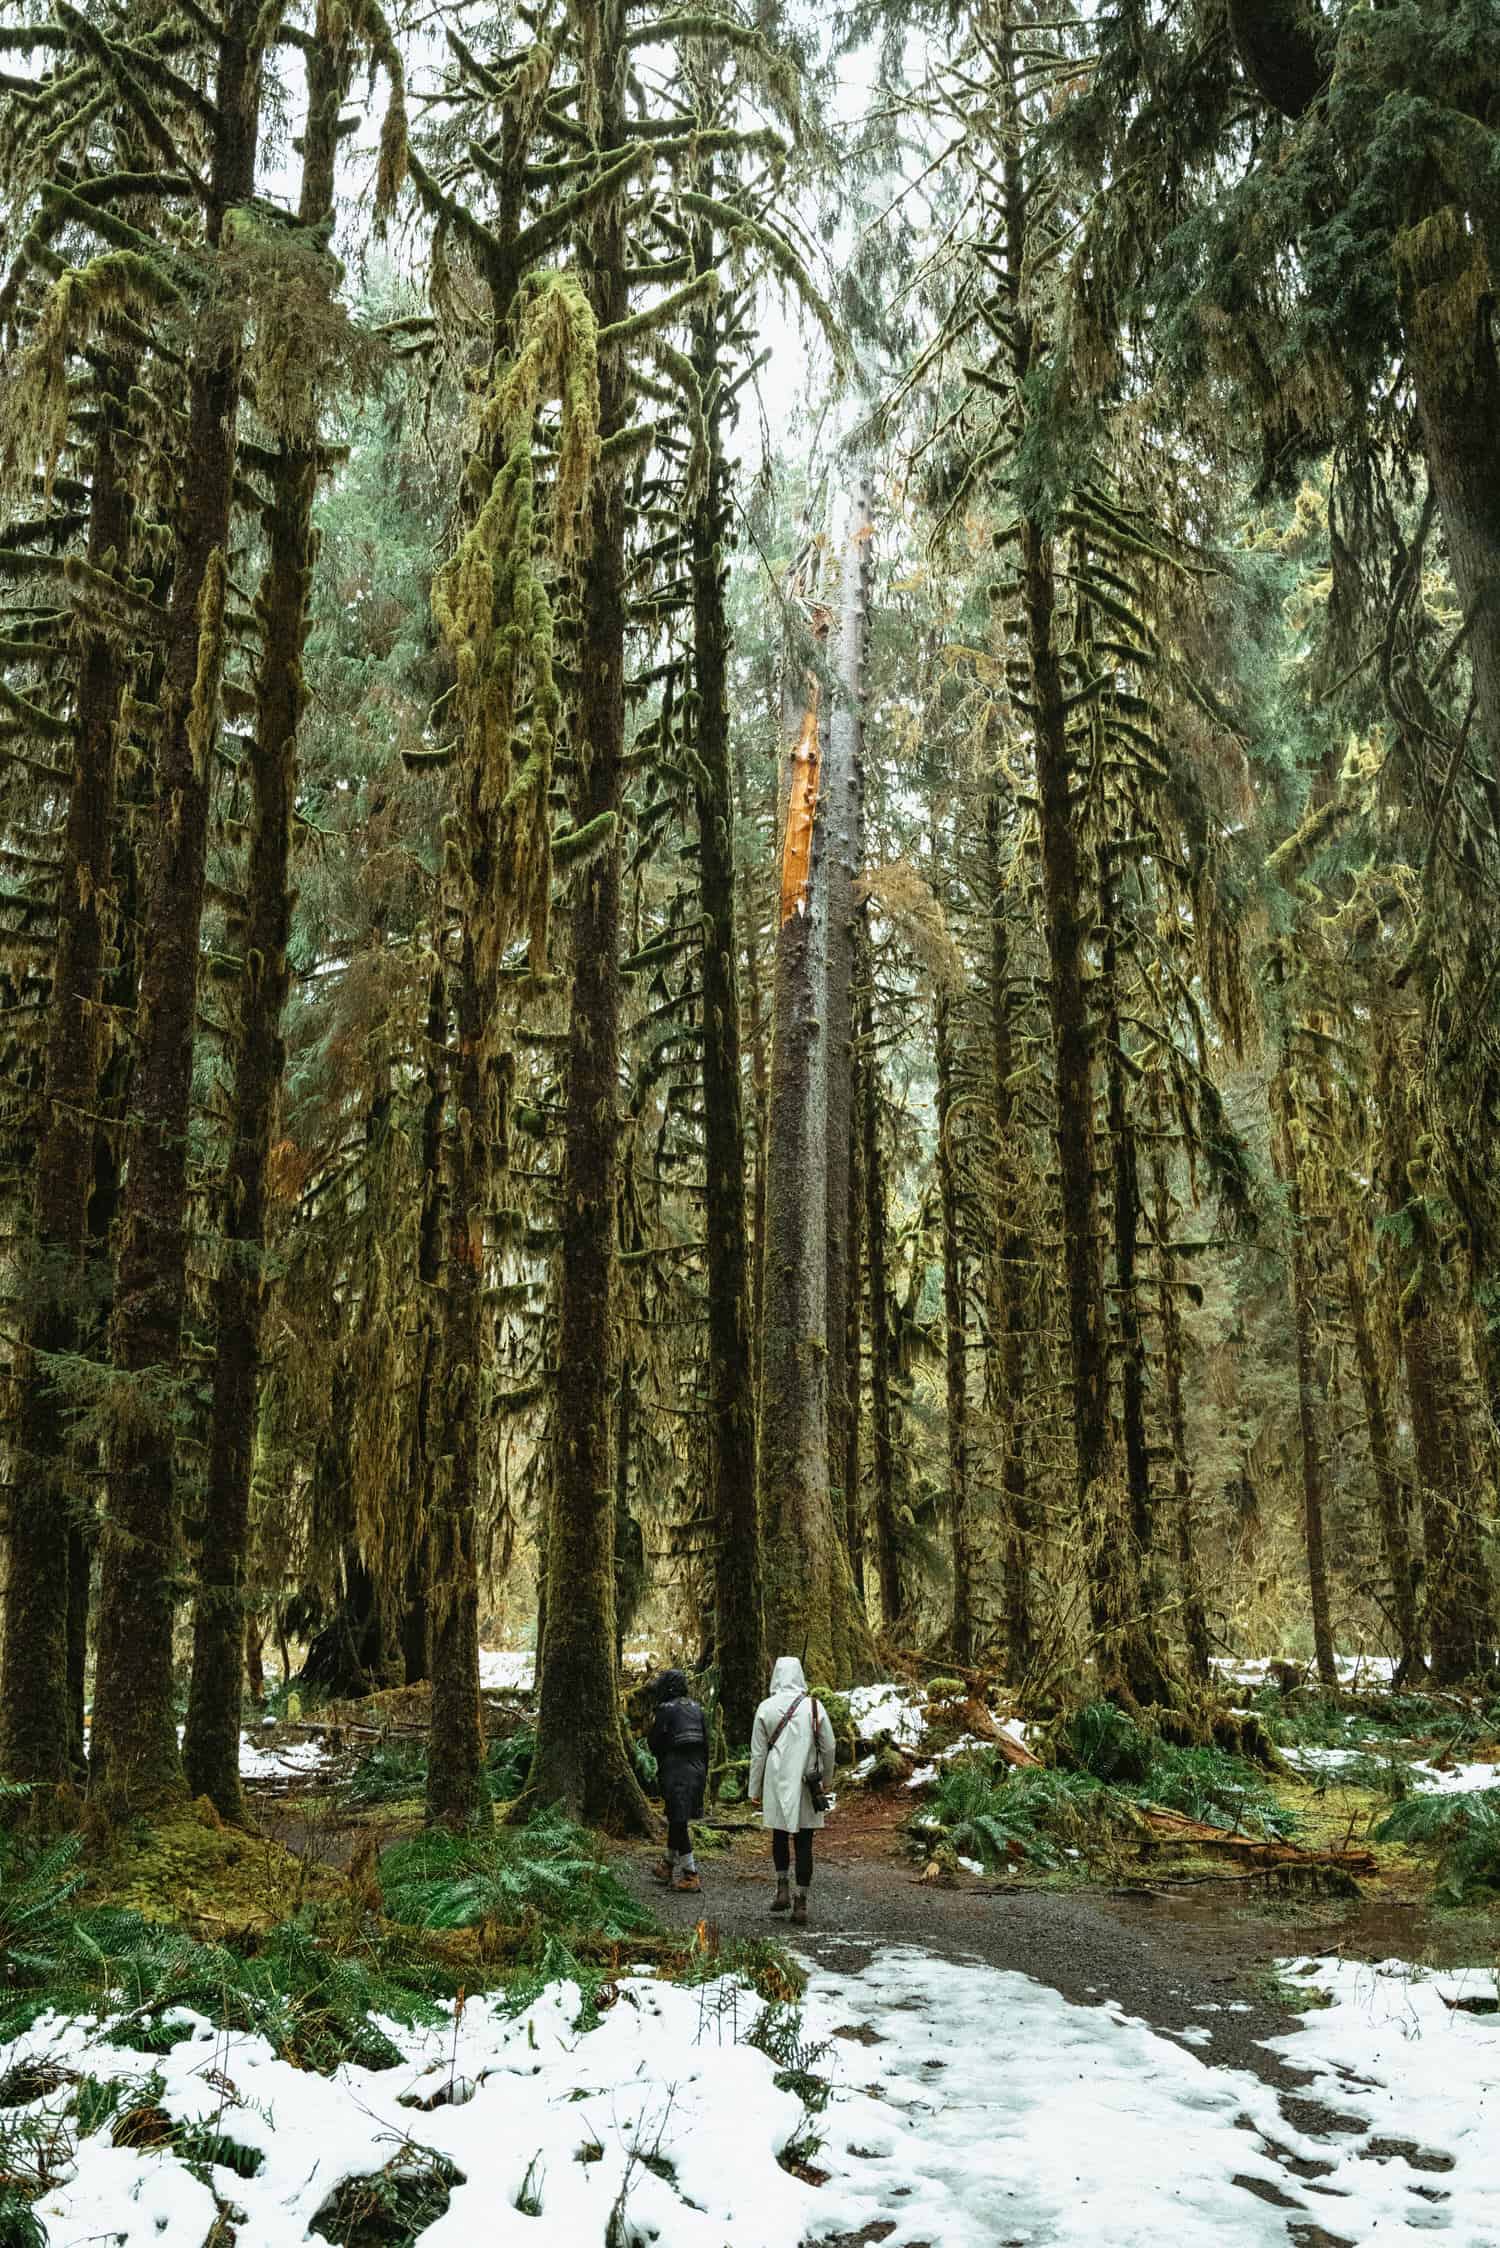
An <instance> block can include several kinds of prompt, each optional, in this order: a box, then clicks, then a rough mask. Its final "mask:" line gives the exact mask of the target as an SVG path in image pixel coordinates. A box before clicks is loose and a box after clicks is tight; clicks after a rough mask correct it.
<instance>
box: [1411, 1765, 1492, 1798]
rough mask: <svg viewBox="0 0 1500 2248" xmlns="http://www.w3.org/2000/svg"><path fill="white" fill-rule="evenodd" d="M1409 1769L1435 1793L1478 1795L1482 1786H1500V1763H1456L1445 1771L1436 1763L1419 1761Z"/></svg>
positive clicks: (1419, 1781)
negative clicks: (1449, 1769)
mask: <svg viewBox="0 0 1500 2248" xmlns="http://www.w3.org/2000/svg"><path fill="white" fill-rule="evenodd" d="M1407 1770H1408V1771H1409V1772H1410V1774H1411V1776H1412V1778H1413V1779H1414V1780H1415V1781H1416V1782H1417V1784H1418V1786H1419V1787H1423V1788H1426V1789H1428V1790H1429V1791H1430V1792H1431V1793H1432V1794H1434V1795H1477V1794H1478V1793H1479V1792H1480V1790H1481V1789H1482V1788H1491V1787H1500V1764H1455V1765H1454V1766H1453V1767H1452V1769H1451V1771H1446V1772H1444V1771H1441V1770H1440V1769H1439V1768H1438V1766H1437V1765H1436V1764H1426V1763H1422V1762H1418V1763H1415V1764H1409V1765H1408V1766H1407Z"/></svg>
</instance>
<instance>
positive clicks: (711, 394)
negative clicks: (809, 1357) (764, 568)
mask: <svg viewBox="0 0 1500 2248" xmlns="http://www.w3.org/2000/svg"><path fill="white" fill-rule="evenodd" d="M708 169H709V177H708V179H707V181H706V183H705V188H704V192H706V193H709V194H711V193H712V192H713V181H712V171H711V165H710V166H709V167H708ZM713 250H714V242H713V232H712V229H711V228H710V227H708V226H707V225H703V226H700V227H699V229H698V230H697V233H696V236H695V245H694V264H695V270H696V271H698V272H700V273H704V272H709V271H712V270H713ZM720 354H721V339H720V334H719V324H718V317H717V306H716V305H715V304H713V303H710V304H709V305H708V306H707V307H705V308H704V309H702V310H701V311H700V312H699V313H698V314H697V316H696V319H695V326H694V343H693V360H694V367H695V370H696V373H697V377H698V382H699V386H700V389H701V393H702V396H703V397H704V399H705V400H706V401H707V419H708V474H707V477H706V480H705V482H704V486H703V489H702V491H701V492H700V493H699V494H698V496H697V500H696V504H695V507H694V512H693V530H692V564H691V567H692V589H693V674H694V684H695V686H696V689H697V712H698V720H697V740H696V748H697V753H698V754H697V763H696V765H695V767H694V780H695V794H696V812H697V825H698V889H699V899H700V903H701V909H702V946H703V950H702V976H703V999H702V1024H703V1157H704V1203H703V1209H704V1234H705V1239H706V1242H707V1252H706V1254H707V1264H708V1388H709V1473H710V1476H711V1479H712V1497H711V1501H710V1504H711V1508H712V1514H713V1520H714V1525H715V1549H714V1550H715V1574H714V1587H715V1596H714V1636H715V1642H716V1648H717V1655H718V1667H719V1700H720V1706H721V1708H722V1709H723V1712H724V1723H725V1726H726V1728H727V1732H728V1737H729V1739H730V1740H731V1741H733V1742H741V1741H748V1740H749V1738H750V1729H751V1726H752V1724H753V1722H754V1718H755V1710H756V1705H757V1703H758V1702H759V1701H760V1698H761V1696H762V1694H763V1693H764V1691H765V1678H766V1650H765V1619H764V1614H763V1609H762V1600H761V1569H760V1514H759V1510H758V1507H757V1503H756V1469H755V1459H756V1426H755V1372H754V1364H753V1359H752V1349H751V1334H750V1286H749V1274H750V1243H749V1227H748V1219H747V1214H746V1208H745V1120H744V1111H743V1097H744V1096H743V1081H742V1069H741V1056H740V993H739V973H738V960H737V955H738V952H739V932H738V929H737V928H736V925H735V865H734V827H735V818H734V812H735V805H734V775H733V771H732V767H731V763H730V754H729V620H728V616H727V613H726V610H725V587H726V582H727V575H728V572H727V563H726V559H725V550H726V548H727V545H728V542H729V538H730V512H729V494H728V481H729V480H728V467H727V463H726V461H725V457H724V432H723V414H724V405H723V399H724V387H723V370H722V367H721V365H720Z"/></svg>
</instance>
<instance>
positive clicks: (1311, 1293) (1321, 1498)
mask: <svg viewBox="0 0 1500 2248" xmlns="http://www.w3.org/2000/svg"><path fill="white" fill-rule="evenodd" d="M1271 1096H1272V1101H1273V1104H1274V1116H1275V1123H1276V1134H1277V1157H1278V1161H1279V1165H1280V1169H1281V1176H1282V1180H1283V1182H1284V1183H1285V1186H1286V1196H1287V1223H1288V1226H1289V1228H1290V1231H1291V1241H1290V1256H1289V1258H1288V1261H1287V1279H1288V1284H1289V1287H1290V1289H1291V1310H1292V1332H1293V1336H1294V1339H1295V1349H1296V1372H1297V1426H1298V1433H1299V1435H1300V1437H1301V1449H1302V1533H1303V1546H1304V1550H1305V1552H1306V1556H1307V1587H1308V1597H1309V1601H1310V1604H1311V1608H1312V1626H1313V1650H1314V1654H1315V1657H1316V1660H1317V1665H1318V1677H1319V1678H1320V1679H1321V1681H1322V1682H1323V1684H1324V1685H1325V1686H1334V1685H1336V1684H1337V1683H1338V1666H1337V1664H1336V1663H1335V1661H1334V1651H1333V1624H1332V1620H1331V1616H1330V1609H1329V1592H1328V1553H1327V1541H1326V1536H1325V1531H1324V1516H1325V1512H1326V1507H1327V1474H1326V1468H1325V1462H1324V1457H1323V1432H1322V1426H1321V1421H1320V1416H1319V1411H1318V1394H1317V1391H1318V1367H1317V1358H1318V1340H1317V1305H1316V1300H1315V1295H1316V1264H1315V1260H1314V1252H1313V1243H1312V1236H1311V1233H1310V1231H1309V1228H1308V1220H1307V1210H1306V1207H1305V1198H1304V1195H1303V1189H1302V1156H1301V1148H1300V1146H1299V1134H1300V1133H1301V1130H1302V1125H1301V1121H1300V1119H1299V1118H1298V1116H1297V1114H1296V1107H1295V1097H1294V1095H1293V1092H1292V1085H1291V1062H1290V1058H1289V1055H1288V1053H1287V1051H1286V1048H1285V1046H1283V1053H1282V1066H1281V1069H1280V1071H1279V1072H1278V1075H1277V1079H1276V1081H1275V1083H1274V1084H1273V1086H1272V1089H1271Z"/></svg>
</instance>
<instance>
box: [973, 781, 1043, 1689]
mask: <svg viewBox="0 0 1500 2248" xmlns="http://www.w3.org/2000/svg"><path fill="white" fill-rule="evenodd" d="M1003 819H1004V811H1003V804H1002V799H1001V793H1000V786H999V783H998V782H997V783H996V784H995V786H994V787H993V788H992V789H991V790H990V793H989V798H988V800H987V802H986V805H985V814H984V834H985V867H986V879H987V883H988V887H989V917H990V948H989V950H990V956H989V977H990V993H989V999H990V1069H991V1079H990V1084H991V1098H992V1102H993V1107H994V1120H995V1183H996V1189H997V1195H996V1200H997V1209H996V1229H997V1238H996V1242H995V1255H994V1259H993V1265H992V1270H993V1279H992V1283H991V1293H990V1334H991V1351H992V1357H993V1370H992V1375H991V1381H990V1409H991V1412H992V1413H993V1414H994V1416H995V1418H996V1420H997V1421H998V1423H999V1430H1000V1489H1001V1503H1002V1507H1003V1520H1002V1528H1001V1537H1002V1540H1003V1546H1002V1569H1003V1581H1004V1586H1005V1648H1006V1664H1007V1668H1008V1671H1009V1674H1010V1677H1011V1680H1012V1682H1018V1681H1019V1680H1021V1679H1023V1678H1024V1677H1025V1676H1026V1674H1027V1672H1028V1670H1029V1669H1030V1667H1031V1662H1032V1658H1033V1656H1034V1654H1035V1652H1036V1623H1035V1618H1034V1616H1033V1613H1032V1594H1031V1585H1032V1568H1031V1549H1032V1544H1033V1542H1034V1539H1035V1535H1036V1523H1035V1510H1034V1507H1033V1504H1032V1497H1031V1489H1030V1478H1029V1470H1028V1464H1027V1435H1026V1363H1027V1360H1026V1338H1027V1329H1028V1323H1029V1318H1030V1311H1029V1306H1028V1302H1027V1290H1028V1284H1029V1281H1030V1276H1031V1273H1032V1271H1033V1269H1034V1263H1035V1251H1034V1249H1033V1246H1032V1242H1031V1238H1030V1235H1029V1233H1028V1231H1027V1229H1026V1226H1025V1224H1024V1222H1023V1212H1024V1207H1025V1205H1024V1203H1023V1200H1022V1183H1021V1178H1022V1163H1021V1149H1020V1147H1019V1145H1018V1139H1019V1133H1020V1129H1021V1125H1020V1118H1019V1116H1018V1113H1017V1105H1016V1097H1015V1093H1014V1091H1013V1088H1012V1080H1013V1078H1014V1075H1015V1071H1016V1032H1015V1016H1016V1004H1017V999H1016V984H1015V978H1014V976H1013V974H1012V969H1011V959H1010V926H1009V919H1008V897H1007V884H1006V879H1005V872H1004V868H1003V865H1002V860H1001V834H1002V826H1003Z"/></svg>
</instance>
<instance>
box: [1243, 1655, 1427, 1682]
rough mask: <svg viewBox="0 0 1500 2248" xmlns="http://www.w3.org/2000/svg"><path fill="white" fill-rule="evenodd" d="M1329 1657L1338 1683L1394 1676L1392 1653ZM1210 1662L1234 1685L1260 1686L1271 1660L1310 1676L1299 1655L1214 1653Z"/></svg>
mask: <svg viewBox="0 0 1500 2248" xmlns="http://www.w3.org/2000/svg"><path fill="white" fill-rule="evenodd" d="M1333 1660H1334V1666H1335V1668H1336V1669H1337V1671H1338V1674H1339V1684H1340V1685H1341V1686H1389V1685H1390V1683H1391V1680H1392V1679H1393V1678H1394V1677H1395V1675H1396V1662H1395V1657H1394V1656H1392V1655H1367V1654H1362V1653H1361V1654H1354V1655H1335V1656H1334V1658H1333ZM1212 1661H1213V1667H1214V1669H1215V1670H1216V1671H1217V1673H1218V1675H1219V1677H1220V1678H1221V1679H1222V1680H1224V1681H1225V1682H1226V1683H1228V1684H1232V1685H1235V1686H1264V1684H1265V1683H1266V1680H1267V1679H1268V1678H1269V1677H1270V1675H1271V1668H1272V1665H1273V1664H1275V1663H1283V1662H1284V1663H1291V1664H1292V1665H1294V1667H1295V1668H1296V1669H1298V1670H1303V1671H1306V1672H1307V1674H1308V1677H1309V1679H1311V1678H1312V1677H1313V1675H1314V1673H1313V1668H1312V1665H1311V1664H1310V1663H1309V1662H1307V1661H1305V1660H1304V1658H1303V1657H1302V1656H1300V1655H1244V1656H1241V1655H1215V1656H1214V1657H1213V1658H1212Z"/></svg>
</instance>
